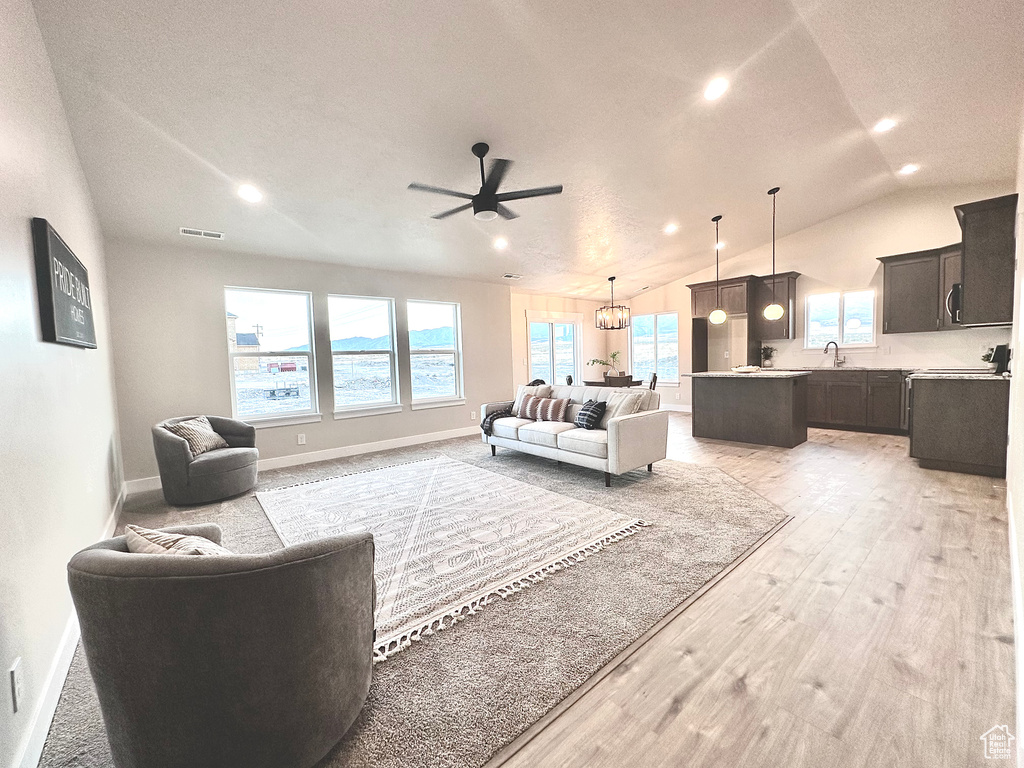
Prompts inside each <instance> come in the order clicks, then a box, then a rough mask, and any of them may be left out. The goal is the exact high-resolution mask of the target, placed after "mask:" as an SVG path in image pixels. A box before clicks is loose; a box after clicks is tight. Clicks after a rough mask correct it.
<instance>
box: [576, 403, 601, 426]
mask: <svg viewBox="0 0 1024 768" xmlns="http://www.w3.org/2000/svg"><path fill="white" fill-rule="evenodd" d="M607 407H608V404H607V403H602V402H600V401H598V400H587V402H586V403H585V404H584V405H583V407H582V408H580V412H579V413H578V414H576V418H575V419H573V420H572V423H573V424H575V425H576V426H577V427H580V428H581V429H597V426H598V425H599V424H600V423H601V417H603V416H604V412H605V409H606V408H607Z"/></svg>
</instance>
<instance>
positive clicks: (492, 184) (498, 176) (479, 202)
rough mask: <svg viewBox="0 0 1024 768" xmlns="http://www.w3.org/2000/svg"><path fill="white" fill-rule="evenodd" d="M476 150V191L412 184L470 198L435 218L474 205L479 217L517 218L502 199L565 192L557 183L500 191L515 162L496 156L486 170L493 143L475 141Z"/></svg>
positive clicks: (418, 189) (425, 190)
mask: <svg viewBox="0 0 1024 768" xmlns="http://www.w3.org/2000/svg"><path fill="white" fill-rule="evenodd" d="M472 151H473V154H474V155H476V156H477V159H478V160H479V161H480V191H479V192H477V193H476V194H475V195H470V194H468V193H467V192H456V191H455V190H453V189H445V188H444V187H433V186H431V185H429V184H418V183H416V182H413V183H412V184H410V185H409V189H415V190H417V191H419V192H432V193H433V194H435V195H447V196H448V197H460V198H462V199H463V200H469V202H468V203H465V204H464V205H460V206H458V207H457V208H452V209H451V210H448V211H444V212H442V213H436V214H434V215H433V216H431V218H432V219H446V218H448V217H449V216H452V215H454V214H456V213H461V212H462V211H466V210H469V209H470V208H472V209H473V218H475V219H476V220H477V221H494V220H495V219H496V218H498V217H499V216H501V217H502V218H503V219H516V218H519V214H517V213H513V212H512V211H511V210H509V209H508V208H507V207H506V206H504V205H502V203H505V202H508V201H509V200H523V199H525V198H527V197H544V196H545V195H558V194H561V192H562V185H561V184H557V185H555V186H553V187H536V188H534V189H520V190H519V191H517V192H498V187H499V186H500V185H501V180H502V179H503V178H505V174H506V173H507V172H508V169H509V167H510V166H511V165H512V161H511V160H501V159H496V160H494V161H492V162H491V170H490V173H486V174H485V173H484V157H486V156H487V153H488V151H490V147H489V146H487V145H486V144H484V143H483V142H482V141H481V142H479V143H477V144H474V145H473V148H472Z"/></svg>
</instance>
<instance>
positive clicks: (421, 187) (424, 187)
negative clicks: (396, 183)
mask: <svg viewBox="0 0 1024 768" xmlns="http://www.w3.org/2000/svg"><path fill="white" fill-rule="evenodd" d="M409 189H415V190H417V191H419V192H433V193H434V194H435V195H448V196H449V197H461V198H462V199H464V200H472V199H473V196H472V195H467V194H466V193H465V192H456V191H455V190H453V189H444V188H443V187H432V186H430V185H429V184H417V183H416V182H413V183H412V184H410V185H409Z"/></svg>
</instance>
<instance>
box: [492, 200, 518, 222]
mask: <svg viewBox="0 0 1024 768" xmlns="http://www.w3.org/2000/svg"><path fill="white" fill-rule="evenodd" d="M497 210H498V215H499V216H501V218H503V219H518V218H519V214H518V213H513V212H512V211H510V210H509V209H508V208H506V207H505V206H504V205H502V204H501V203H498V208H497Z"/></svg>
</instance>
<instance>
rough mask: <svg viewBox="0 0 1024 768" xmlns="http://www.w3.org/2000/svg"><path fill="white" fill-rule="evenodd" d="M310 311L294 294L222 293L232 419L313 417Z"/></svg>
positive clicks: (306, 299)
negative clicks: (226, 332) (308, 415)
mask: <svg viewBox="0 0 1024 768" xmlns="http://www.w3.org/2000/svg"><path fill="white" fill-rule="evenodd" d="M312 306H313V302H312V297H311V296H310V295H309V294H308V293H304V292H300V291H270V290H257V289H253V288H225V289H224V307H225V309H226V311H227V326H228V328H227V330H228V357H229V358H230V363H231V396H232V408H233V410H234V415H235V416H236V417H238V418H247V419H256V420H258V419H260V418H271V417H275V416H300V415H303V414H314V413H316V412H317V397H316V378H315V376H314V375H313V371H314V365H313V347H312V344H311V343H310V342H311V340H312V338H313V333H312V317H313V313H312Z"/></svg>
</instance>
